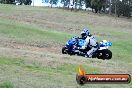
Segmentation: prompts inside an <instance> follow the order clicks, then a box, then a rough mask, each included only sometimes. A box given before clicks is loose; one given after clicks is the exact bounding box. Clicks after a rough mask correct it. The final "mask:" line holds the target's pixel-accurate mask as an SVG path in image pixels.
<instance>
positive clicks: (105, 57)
mask: <svg viewBox="0 0 132 88" xmlns="http://www.w3.org/2000/svg"><path fill="white" fill-rule="evenodd" d="M103 58H104V59H107V60H109V59H111V58H112V52H111V51H110V50H108V49H107V50H105V52H104V54H103Z"/></svg>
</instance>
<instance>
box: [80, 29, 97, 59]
mask: <svg viewBox="0 0 132 88" xmlns="http://www.w3.org/2000/svg"><path fill="white" fill-rule="evenodd" d="M81 37H82V39H84V40H85V43H84V45H83V46H82V47H81V48H80V49H86V48H87V47H90V48H91V49H90V50H89V51H88V52H87V54H86V55H85V57H90V58H91V57H92V55H93V53H94V52H95V51H96V50H97V49H98V42H97V41H96V39H95V38H94V37H93V36H92V34H90V32H89V30H88V29H86V28H85V29H83V30H82V31H81Z"/></svg>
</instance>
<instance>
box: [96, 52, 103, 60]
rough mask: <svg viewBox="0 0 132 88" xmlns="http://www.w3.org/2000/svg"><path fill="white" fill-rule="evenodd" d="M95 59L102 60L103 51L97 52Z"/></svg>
mask: <svg viewBox="0 0 132 88" xmlns="http://www.w3.org/2000/svg"><path fill="white" fill-rule="evenodd" d="M97 58H98V59H103V51H102V50H101V51H98V52H97Z"/></svg>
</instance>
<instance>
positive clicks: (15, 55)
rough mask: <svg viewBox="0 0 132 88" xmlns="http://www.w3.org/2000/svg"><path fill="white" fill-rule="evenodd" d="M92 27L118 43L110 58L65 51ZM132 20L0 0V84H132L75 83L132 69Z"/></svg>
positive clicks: (69, 87) (20, 87)
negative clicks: (79, 77) (83, 75)
mask: <svg viewBox="0 0 132 88" xmlns="http://www.w3.org/2000/svg"><path fill="white" fill-rule="evenodd" d="M84 27H88V28H89V29H90V31H91V33H92V34H94V36H95V37H96V38H97V40H98V41H101V40H103V39H106V40H109V41H111V42H112V43H113V46H112V47H110V50H111V51H112V53H113V58H112V59H111V60H98V59H88V58H84V57H78V56H69V55H62V54H61V47H62V46H63V45H64V44H65V42H66V41H67V40H68V39H69V38H70V37H71V36H72V35H79V33H80V31H81V29H82V28H84ZM131 51H132V20H131V19H125V18H115V17H111V16H106V15H104V14H93V13H91V12H84V11H78V12H70V11H67V10H63V9H57V8H47V7H31V6H14V5H2V4H0V88H132V82H131V83H130V84H114V85H113V84H96V85H95V84H89V85H84V86H80V85H78V84H77V83H76V79H75V76H76V73H77V68H78V66H79V65H82V66H83V67H84V69H85V70H86V72H87V73H104V74H108V73H112V74H115V73H117V74H120V73H123V74H126V73H127V74H130V75H132V54H131Z"/></svg>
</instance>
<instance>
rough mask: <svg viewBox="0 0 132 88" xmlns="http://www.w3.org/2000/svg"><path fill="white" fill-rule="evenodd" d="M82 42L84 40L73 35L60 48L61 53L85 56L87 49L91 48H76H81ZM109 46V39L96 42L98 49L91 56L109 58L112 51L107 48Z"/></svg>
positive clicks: (110, 44)
mask: <svg viewBox="0 0 132 88" xmlns="http://www.w3.org/2000/svg"><path fill="white" fill-rule="evenodd" d="M84 43H85V40H83V39H81V38H79V37H77V36H73V37H72V38H70V39H69V40H68V41H67V42H66V44H65V46H64V47H63V48H62V54H69V55H78V56H85V55H86V54H87V51H89V50H90V49H91V48H90V47H87V48H86V49H77V47H80V48H81V47H82V46H83V45H84ZM110 46H112V43H111V42H109V41H102V42H100V43H98V49H97V50H96V51H95V52H94V53H93V55H92V58H98V59H103V60H105V59H107V60H108V59H111V58H112V52H111V51H110V50H109V49H108V48H109V47H110Z"/></svg>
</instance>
